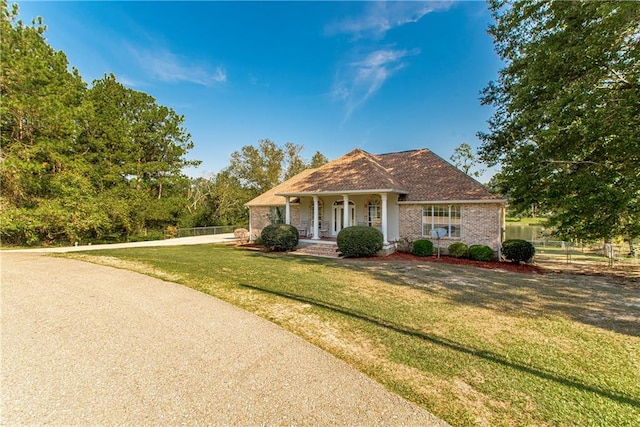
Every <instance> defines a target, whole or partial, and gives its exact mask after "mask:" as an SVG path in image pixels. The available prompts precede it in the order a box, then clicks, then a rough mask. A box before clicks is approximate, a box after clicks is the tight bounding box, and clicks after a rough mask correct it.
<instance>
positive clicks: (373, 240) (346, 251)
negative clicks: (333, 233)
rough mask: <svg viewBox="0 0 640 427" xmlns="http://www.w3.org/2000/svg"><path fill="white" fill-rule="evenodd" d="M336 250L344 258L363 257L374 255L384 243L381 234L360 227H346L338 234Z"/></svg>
mask: <svg viewBox="0 0 640 427" xmlns="http://www.w3.org/2000/svg"><path fill="white" fill-rule="evenodd" d="M337 241H338V250H339V251H340V252H341V253H342V255H343V256H345V257H352V258H358V257H365V256H372V255H375V253H376V252H378V251H379V250H380V249H382V245H383V243H384V236H383V235H382V233H381V232H380V231H379V230H377V229H375V228H373V227H366V226H362V225H355V226H352V227H346V228H343V229H342V230H340V232H339V233H338V238H337Z"/></svg>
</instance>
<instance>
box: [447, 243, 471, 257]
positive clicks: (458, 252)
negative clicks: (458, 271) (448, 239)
mask: <svg viewBox="0 0 640 427" xmlns="http://www.w3.org/2000/svg"><path fill="white" fill-rule="evenodd" d="M447 253H448V254H449V256H452V257H454V258H467V257H468V256H469V246H467V245H465V244H464V243H462V242H455V243H452V244H450V245H449V247H448V248H447Z"/></svg>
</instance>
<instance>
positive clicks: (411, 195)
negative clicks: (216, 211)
mask: <svg viewBox="0 0 640 427" xmlns="http://www.w3.org/2000/svg"><path fill="white" fill-rule="evenodd" d="M367 192H376V193H381V192H386V193H396V194H400V195H401V199H400V200H401V201H403V202H444V201H476V202H477V201H495V202H502V201H503V200H502V199H501V198H500V197H498V196H495V195H493V194H491V193H489V191H488V190H487V189H486V188H485V187H484V186H483V185H482V184H480V183H479V182H478V181H476V180H474V179H473V178H471V177H469V176H467V175H466V174H465V173H464V172H462V171H460V170H459V169H457V168H456V167H454V166H453V165H451V164H450V163H448V162H447V161H445V160H443V159H442V158H441V157H439V156H438V155H436V154H434V153H433V152H431V151H430V150H428V149H420V150H412V151H402V152H396V153H387V154H380V155H373V154H369V153H367V152H366V151H363V150H360V149H355V150H353V151H351V152H350V153H348V154H346V155H344V156H342V157H340V158H338V159H336V160H334V161H332V162H329V163H327V164H325V165H323V166H321V167H319V168H317V169H307V170H305V171H303V172H301V173H299V174H298V175H296V176H294V177H293V178H291V179H289V180H287V181H285V182H283V183H282V184H280V185H278V186H276V187H274V188H273V189H271V190H269V191H267V192H266V193H264V194H262V195H260V196H258V197H256V198H255V199H253V200H251V201H250V202H248V203H247V204H246V205H247V206H258V205H271V206H273V205H282V204H284V200H285V199H284V196H290V197H302V196H313V195H328V194H342V193H351V194H353V193H367Z"/></svg>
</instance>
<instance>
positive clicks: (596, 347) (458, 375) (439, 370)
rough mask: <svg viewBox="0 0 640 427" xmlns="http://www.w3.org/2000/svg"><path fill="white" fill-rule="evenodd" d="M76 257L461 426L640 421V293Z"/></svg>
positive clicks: (217, 256)
mask: <svg viewBox="0 0 640 427" xmlns="http://www.w3.org/2000/svg"><path fill="white" fill-rule="evenodd" d="M71 256H74V257H80V258H83V259H86V260H89V261H95V262H101V263H107V264H111V265H115V266H119V267H122V268H128V269H132V270H137V271H140V272H143V273H146V274H151V275H154V276H157V277H161V278H166V279H169V280H172V281H176V282H179V283H182V284H184V285H186V286H189V287H192V288H194V289H198V290H200V291H203V292H206V293H208V294H211V295H214V296H216V297H218V298H221V299H223V300H226V301H228V302H230V303H232V304H235V305H237V306H239V307H242V308H244V309H246V310H249V311H251V312H254V313H256V314H258V315H260V316H262V317H264V318H267V319H269V320H271V321H273V322H275V323H277V324H279V325H281V326H283V327H284V328H286V329H288V330H290V331H292V332H293V333H295V334H298V335H300V336H302V337H303V338H305V339H306V340H308V341H310V342H312V343H314V344H316V345H318V346H320V347H322V348H324V349H325V350H327V351H329V352H331V353H333V354H335V355H336V356H337V357H339V358H341V359H343V360H345V361H346V362H347V363H349V364H351V365H352V366H354V367H355V368H356V369H359V370H361V371H362V372H364V373H366V374H367V375H369V376H371V377H372V378H374V379H376V380H377V381H379V382H380V383H382V384H384V385H385V386H386V387H387V388H389V389H390V390H392V391H394V392H396V393H398V394H400V395H402V396H404V397H405V398H407V399H409V400H411V401H413V402H415V403H417V404H419V405H421V406H423V407H424V408H426V409H427V410H429V411H431V412H432V413H433V414H435V415H437V416H439V417H441V418H443V419H444V420H446V421H448V422H449V423H451V424H453V425H456V426H458V425H491V426H496V425H510V426H522V425H594V426H596V425H598V426H603V425H616V426H624V425H629V426H631V425H634V426H635V425H637V421H638V419H640V324H639V311H640V291H639V290H638V289H637V288H633V287H631V286H623V285H616V284H612V283H608V282H607V281H606V279H604V278H591V277H585V276H569V275H555V274H548V275H525V274H517V273H507V272H499V271H491V270H484V269H476V268H471V267H462V266H452V265H443V264H436V263H429V262H424V263H414V262H401V261H395V262H390V261H378V262H371V261H358V260H329V259H323V258H313V257H305V256H298V255H286V254H267V253H262V252H257V251H248V250H245V249H240V248H234V247H229V246H222V245H202V246H183V247H158V248H135V249H126V250H110V251H94V252H91V253H86V254H74V255H71ZM98 257H99V258H98Z"/></svg>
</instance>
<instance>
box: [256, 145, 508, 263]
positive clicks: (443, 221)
mask: <svg viewBox="0 0 640 427" xmlns="http://www.w3.org/2000/svg"><path fill="white" fill-rule="evenodd" d="M505 204H506V200H504V199H503V198H501V197H499V196H496V195H494V194H491V193H490V192H489V191H487V189H486V188H485V187H484V186H483V185H482V184H480V183H479V182H477V181H476V180H474V179H473V178H471V177H469V176H467V175H466V174H465V173H464V172H462V171H460V170H458V169H457V168H456V167H454V166H453V165H451V164H450V163H448V162H447V161H445V160H443V159H442V158H441V157H439V156H437V155H436V154H434V153H433V152H431V151H430V150H428V149H420V150H412V151H402V152H397V153H387V154H379V155H374V154H370V153H367V152H366V151H363V150H360V149H356V150H353V151H351V152H350V153H348V154H346V155H344V156H342V157H340V158H339V159H337V160H334V161H332V162H329V163H327V164H325V165H323V166H321V167H319V168H316V169H307V170H305V171H303V172H301V173H299V174H298V175H296V176H294V177H292V178H291V179H289V180H287V181H285V182H283V183H282V184H280V185H277V186H276V187H274V188H272V189H271V190H269V191H267V192H265V193H263V194H261V195H260V196H258V197H256V198H255V199H253V200H251V201H249V202H248V203H247V204H246V206H247V207H248V208H249V215H250V219H249V224H250V225H249V227H250V230H249V232H250V236H251V237H252V238H253V239H255V238H256V237H257V236H259V235H260V233H261V231H262V229H263V228H264V227H265V226H267V225H269V224H271V223H276V222H284V223H286V224H292V225H294V226H296V227H298V229H299V231H300V234H301V239H305V238H308V239H310V240H319V239H321V238H332V237H336V236H337V235H338V233H339V232H340V230H342V229H343V228H345V227H348V226H350V225H366V226H370V227H376V228H378V229H379V230H380V231H381V232H382V235H383V237H384V244H385V248H386V249H387V250H389V249H390V250H391V251H392V250H393V247H394V243H395V242H397V241H399V240H400V239H408V240H412V241H415V240H417V239H422V238H428V239H432V240H433V236H434V230H438V233H439V234H440V235H441V242H440V244H441V247H442V248H446V247H448V245H449V244H451V243H453V242H456V241H461V242H464V243H466V244H468V245H473V244H483V245H487V246H489V247H491V248H493V249H494V250H495V251H496V252H499V250H500V245H501V243H502V239H503V234H504V231H503V230H504V221H505Z"/></svg>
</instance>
